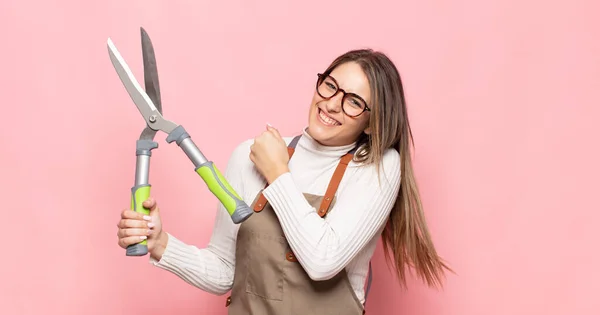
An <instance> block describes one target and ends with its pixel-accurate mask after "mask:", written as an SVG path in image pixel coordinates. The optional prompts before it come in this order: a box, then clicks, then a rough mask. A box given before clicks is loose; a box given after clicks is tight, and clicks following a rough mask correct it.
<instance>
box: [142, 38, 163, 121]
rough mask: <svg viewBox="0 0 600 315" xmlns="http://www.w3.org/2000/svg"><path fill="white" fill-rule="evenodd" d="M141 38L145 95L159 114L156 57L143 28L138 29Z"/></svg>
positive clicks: (160, 110)
mask: <svg viewBox="0 0 600 315" xmlns="http://www.w3.org/2000/svg"><path fill="white" fill-rule="evenodd" d="M140 33H141V37H142V56H143V60H144V84H145V87H146V94H148V96H149V97H150V99H151V100H152V103H154V105H155V106H156V109H158V112H159V113H161V114H162V113H163V111H162V102H161V99H160V84H159V82H158V68H157V66H156V57H155V55H154V47H153V46H152V41H151V40H150V36H148V33H147V32H146V30H145V29H144V28H143V27H140Z"/></svg>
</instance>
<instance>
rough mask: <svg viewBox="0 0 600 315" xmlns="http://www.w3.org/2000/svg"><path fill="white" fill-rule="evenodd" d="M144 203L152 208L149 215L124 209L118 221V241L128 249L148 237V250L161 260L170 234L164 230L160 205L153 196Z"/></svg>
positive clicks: (145, 206)
mask: <svg viewBox="0 0 600 315" xmlns="http://www.w3.org/2000/svg"><path fill="white" fill-rule="evenodd" d="M142 205H143V206H144V208H146V209H149V210H150V214H149V215H144V214H143V213H138V212H135V211H133V210H131V209H124V210H123V211H122V212H121V220H120V221H119V223H117V227H118V228H119V229H118V231H117V236H118V238H119V241H118V243H119V246H121V247H122V248H123V249H126V248H127V247H128V246H130V245H133V244H137V243H139V242H141V241H143V240H145V239H147V240H148V252H149V253H150V255H151V256H152V257H153V258H154V259H156V260H160V258H161V257H162V253H163V252H164V249H165V247H166V245H167V240H168V236H167V234H166V233H165V232H164V231H163V230H162V222H161V220H160V214H159V210H158V205H157V203H156V200H154V199H153V198H152V197H150V198H148V199H147V200H145V201H144V202H143V203H142Z"/></svg>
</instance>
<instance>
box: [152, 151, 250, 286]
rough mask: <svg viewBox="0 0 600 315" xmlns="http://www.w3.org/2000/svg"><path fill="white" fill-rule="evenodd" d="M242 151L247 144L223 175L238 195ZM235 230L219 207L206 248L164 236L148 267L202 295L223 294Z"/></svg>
mask: <svg viewBox="0 0 600 315" xmlns="http://www.w3.org/2000/svg"><path fill="white" fill-rule="evenodd" d="M246 147H248V143H246V142H244V143H242V144H240V145H239V146H238V147H237V148H236V149H235V150H234V151H233V153H232V155H231V157H230V159H229V162H228V163H227V168H226V169H225V172H224V174H223V175H224V176H225V178H226V179H227V181H228V182H229V183H230V184H231V186H232V187H233V188H234V189H235V190H236V191H237V192H238V193H239V194H241V195H243V193H244V192H243V189H244V185H243V182H244V178H243V174H244V172H242V169H243V168H244V163H243V162H244V160H245V159H244V158H246V159H247V156H246V155H247V154H246V152H247V149H246ZM237 229H238V226H236V225H235V224H233V221H232V220H231V218H230V216H229V214H228V212H227V210H226V209H225V208H224V207H223V205H222V204H221V203H219V205H218V207H217V214H216V219H215V223H214V227H213V233H212V235H211V239H210V242H209V244H208V246H207V247H206V248H198V247H196V246H193V245H188V244H186V243H184V242H183V241H181V240H179V239H177V238H176V237H174V236H173V235H172V234H168V235H169V239H168V243H167V246H166V248H165V251H164V253H163V255H162V257H161V259H160V261H156V260H155V259H153V258H152V257H150V263H151V264H153V265H154V266H156V267H158V268H161V269H164V270H167V271H169V272H171V273H173V274H175V275H177V276H178V277H179V278H181V279H183V280H184V281H186V282H187V283H189V284H191V285H193V286H195V287H198V288H200V289H202V290H204V291H206V292H209V293H213V294H216V295H222V294H225V293H227V292H228V291H229V290H230V289H231V287H232V285H233V275H234V270H235V243H236V235H237Z"/></svg>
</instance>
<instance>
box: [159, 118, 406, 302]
mask: <svg viewBox="0 0 600 315" xmlns="http://www.w3.org/2000/svg"><path fill="white" fill-rule="evenodd" d="M284 140H285V141H286V143H288V144H289V142H290V141H291V140H292V137H286V138H284ZM252 143H253V141H252V140H247V141H244V142H243V143H241V144H240V145H238V146H237V147H236V148H235V149H234V151H233V153H232V155H231V157H230V159H229V161H228V163H227V168H226V170H225V173H224V176H225V178H226V179H227V180H228V181H229V183H230V184H231V185H232V187H233V188H234V189H235V190H236V191H237V192H238V193H239V194H240V196H242V198H243V199H244V201H246V202H247V203H248V205H250V204H251V202H252V201H253V200H254V198H255V197H256V195H257V193H258V192H259V191H260V190H261V189H262V188H264V186H265V184H266V181H265V179H264V178H263V177H262V176H261V175H260V174H259V173H258V171H257V170H256V168H254V164H253V163H252V161H251V160H250V158H249V153H250V145H251V144H252ZM353 146H354V144H351V145H346V146H338V147H327V146H323V145H321V144H319V143H318V142H316V141H315V140H314V139H312V138H311V137H310V135H308V133H307V132H306V129H304V132H303V133H302V137H301V138H300V140H299V141H298V143H297V145H296V150H295V152H294V155H293V156H292V158H291V160H290V162H289V169H290V172H288V173H285V174H283V175H281V176H280V177H279V178H277V179H276V180H275V181H274V182H273V183H272V184H271V185H269V186H268V187H267V188H266V189H265V190H264V192H263V193H264V196H265V197H266V198H267V200H268V201H269V203H270V204H271V206H272V207H273V209H274V211H275V213H276V214H277V217H278V218H279V222H280V223H281V226H282V228H283V232H284V234H285V236H286V238H287V240H288V242H289V244H290V247H291V248H292V250H293V251H294V254H295V255H296V257H297V259H298V261H299V263H300V264H301V265H302V267H303V268H304V269H305V270H306V272H307V274H308V275H309V276H310V277H311V278H312V279H314V280H317V281H318V280H326V279H329V278H332V277H333V276H334V275H336V274H337V273H339V272H340V271H341V270H342V269H344V268H346V271H347V273H348V277H349V280H350V283H351V285H352V287H353V288H354V291H355V292H356V296H357V297H358V299H359V300H360V301H361V303H364V294H365V290H364V289H365V280H366V277H367V275H368V269H369V261H370V260H371V257H372V255H373V252H374V251H375V248H376V245H377V241H378V238H379V236H380V235H381V232H382V229H383V227H384V226H385V223H386V221H387V218H388V216H389V214H390V211H391V209H392V207H393V205H394V202H395V200H396V197H397V195H398V189H399V187H400V155H399V153H398V152H397V151H396V150H393V149H389V150H387V152H385V153H384V156H383V160H382V162H381V164H380V167H381V170H380V176H379V177H378V174H377V171H376V168H375V165H367V166H365V165H357V164H356V163H354V162H350V164H349V165H348V168H347V169H346V172H345V174H344V177H343V178H342V181H341V183H340V185H339V188H338V191H337V200H336V203H335V204H334V205H333V206H332V207H331V209H330V212H329V213H328V214H327V216H325V218H321V217H320V216H319V215H318V214H317V211H316V209H315V208H313V207H312V206H311V205H310V204H308V202H307V201H306V199H305V198H304V196H303V192H306V193H310V194H317V195H324V194H325V191H326V189H327V185H328V184H329V181H330V180H331V177H332V175H333V172H334V170H335V168H336V166H337V165H338V162H339V160H340V158H341V157H342V156H343V155H344V154H346V153H347V152H348V151H349V150H350V149H352V147H353ZM238 228H239V225H235V224H233V222H232V221H231V218H230V216H229V214H228V213H227V211H226V210H225V208H223V206H222V205H220V204H219V206H218V209H217V216H216V219H215V223H214V230H213V234H212V236H211V239H210V242H209V244H208V246H207V247H206V248H198V247H196V246H193V245H189V244H186V243H184V242H182V241H181V240H179V239H177V238H176V237H174V236H173V234H170V233H169V234H168V235H169V240H168V244H167V247H166V249H165V251H164V253H163V256H162V258H161V259H160V261H156V260H154V259H152V258H150V261H151V263H153V264H154V265H155V266H157V267H159V268H162V269H165V270H168V271H170V272H172V273H173V274H175V275H177V276H178V277H180V278H181V279H183V280H184V281H186V282H188V283H189V284H191V285H193V286H196V287H198V288H200V289H202V290H204V291H207V292H210V293H213V294H217V295H221V294H225V293H227V292H228V291H229V290H230V289H231V287H232V285H233V276H234V269H235V268H234V265H235V243H236V235H237V231H238Z"/></svg>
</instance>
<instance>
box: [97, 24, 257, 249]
mask: <svg viewBox="0 0 600 315" xmlns="http://www.w3.org/2000/svg"><path fill="white" fill-rule="evenodd" d="M140 29H141V36H142V57H143V63H144V83H145V90H144V89H142V87H141V86H140V84H139V83H138V81H137V80H136V79H135V77H134V75H133V73H132V71H131V69H130V68H129V66H128V65H127V63H126V62H125V60H124V59H123V57H122V56H121V54H120V53H119V51H118V50H117V47H116V46H115V45H114V43H113V42H112V40H111V39H110V37H109V38H108V41H107V44H108V54H109V56H110V60H111V62H112V64H113V66H114V68H115V70H116V71H117V74H118V75H119V78H120V79H121V81H122V83H123V85H124V86H125V89H126V90H127V93H128V94H129V96H130V97H131V99H132V100H133V103H134V104H135V105H136V106H137V109H138V110H139V112H140V114H141V115H142V117H144V120H145V121H146V127H145V128H144V129H143V131H142V132H141V134H140V136H139V139H138V140H137V141H136V148H135V149H136V150H135V152H136V168H135V185H134V186H133V187H132V188H131V209H132V210H134V211H136V212H141V213H144V214H148V213H149V211H148V210H147V209H145V208H144V207H143V206H142V202H143V201H144V200H146V199H148V197H149V196H150V187H151V185H150V184H149V179H148V177H149V176H148V174H149V169H150V157H151V155H152V150H153V149H156V148H158V143H157V142H155V141H154V136H155V135H156V133H157V131H162V132H164V133H166V134H167V137H166V142H167V143H172V142H175V143H177V145H178V146H179V147H180V148H181V149H182V150H183V152H184V153H185V154H186V155H187V157H188V158H189V159H190V160H191V161H192V163H193V165H194V167H195V171H196V173H197V174H198V175H200V177H201V178H202V179H203V180H204V182H205V183H206V185H207V186H208V188H209V190H210V191H211V192H212V193H213V195H215V196H216V197H217V199H219V201H220V202H221V203H222V204H223V206H224V207H225V209H227V211H228V212H229V214H230V216H231V219H232V220H233V222H234V223H235V224H239V223H241V222H243V221H245V220H246V219H247V218H248V217H250V215H252V213H253V212H252V210H251V209H250V207H249V206H248V205H247V204H246V203H245V202H244V201H243V200H242V198H241V197H240V196H239V194H238V193H237V192H236V191H235V190H234V189H233V188H232V187H231V185H229V183H228V182H227V180H226V179H225V178H224V177H223V175H222V173H221V172H220V171H219V169H218V168H217V167H216V166H215V164H214V163H213V162H212V161H209V160H208V159H207V158H206V157H205V156H204V155H203V154H202V152H201V151H200V150H199V149H198V147H197V146H196V145H195V144H194V142H193V141H192V139H191V137H190V135H189V134H188V133H187V132H186V131H185V129H184V128H183V126H181V125H178V124H176V123H174V122H172V121H169V120H166V119H165V118H164V117H163V115H162V103H161V98H160V88H159V83H158V70H157V66H156V59H155V56H154V48H153V47H152V42H151V41H150V37H149V36H148V33H146V31H145V30H144V28H140ZM147 253H148V246H147V241H146V240H144V241H142V242H140V243H138V244H134V245H131V246H129V247H128V248H127V249H126V255H127V256H144V255H146V254H147Z"/></svg>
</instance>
